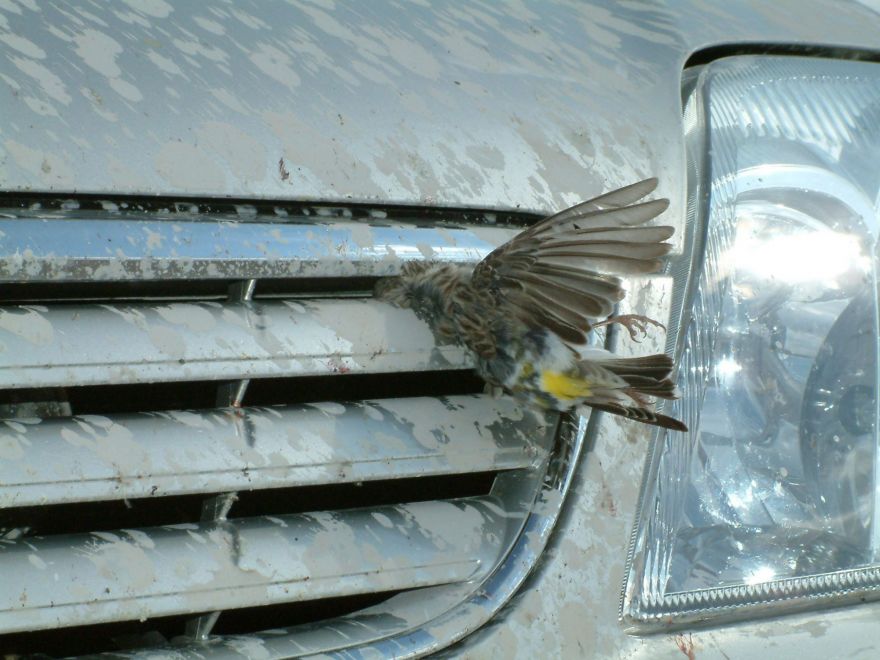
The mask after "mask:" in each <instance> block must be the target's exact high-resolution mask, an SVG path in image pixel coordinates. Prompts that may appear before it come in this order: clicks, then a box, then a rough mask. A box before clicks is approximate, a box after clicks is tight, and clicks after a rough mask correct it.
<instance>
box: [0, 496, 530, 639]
mask: <svg viewBox="0 0 880 660" xmlns="http://www.w3.org/2000/svg"><path fill="white" fill-rule="evenodd" d="M516 515H518V516H524V515H525V512H523V513H521V514H516ZM510 517H511V514H509V513H507V514H505V513H504V510H503V508H502V507H501V506H500V502H499V501H497V498H493V497H489V496H487V497H480V498H468V499H463V500H454V501H435V502H420V503H414V504H405V505H398V506H393V507H380V508H376V509H372V510H366V509H362V510H351V511H341V512H320V513H312V514H294V515H286V516H278V517H271V516H267V517H261V518H245V519H241V520H234V521H228V522H226V521H224V522H219V523H204V524H199V525H195V524H188V525H177V526H169V527H158V528H148V529H141V530H122V531H119V532H115V533H110V532H95V533H93V534H80V535H72V536H55V537H42V538H41V537H31V538H27V539H20V540H18V541H4V542H3V543H0V575H2V576H3V589H2V591H0V633H6V632H16V631H22V630H39V629H45V628H51V627H56V626H71V625H83V624H91V623H101V622H107V621H118V620H124V619H140V618H146V617H153V616H165V615H169V614H181V613H186V612H202V611H210V610H216V609H221V608H222V609H228V608H239V607H249V606H255V605H269V604H273V603H281V602H292V601H297V600H313V599H317V598H325V597H332V596H341V595H351V594H359V593H366V592H376V591H388V590H396V589H409V588H416V587H422V586H428V585H434V584H443V583H448V582H458V581H464V580H468V579H472V578H473V577H474V576H475V575H476V574H478V573H479V571H480V569H481V568H482V569H486V570H488V569H489V568H491V566H492V565H493V564H494V562H495V560H496V558H497V556H498V554H499V553H500V552H501V549H502V548H501V545H502V543H501V539H502V538H503V537H504V530H505V528H506V525H508V524H513V523H512V521H509V520H508V518H510ZM488 530H494V532H493V533H488Z"/></svg>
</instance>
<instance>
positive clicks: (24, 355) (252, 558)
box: [0, 197, 584, 657]
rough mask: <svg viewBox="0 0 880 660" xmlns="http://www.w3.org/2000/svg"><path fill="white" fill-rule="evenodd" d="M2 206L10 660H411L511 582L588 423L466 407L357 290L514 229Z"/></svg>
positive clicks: (0, 496)
mask: <svg viewBox="0 0 880 660" xmlns="http://www.w3.org/2000/svg"><path fill="white" fill-rule="evenodd" d="M7 204H8V206H9V208H7V209H6V211H5V212H4V213H3V216H2V217H0V244H2V246H3V250H2V254H3V255H4V256H3V257H2V261H0V280H2V281H3V282H5V283H6V284H4V285H3V286H4V290H5V294H4V296H3V298H4V300H5V302H4V307H2V309H0V355H2V360H0V413H2V415H0V416H2V417H4V418H6V419H5V422H4V424H3V425H0V429H2V430H0V575H2V581H3V584H4V589H3V590H2V591H0V648H2V649H3V650H4V651H5V652H8V653H47V654H50V655H51V654H59V653H63V654H65V655H69V654H70V653H74V654H77V653H78V654H92V653H100V652H122V653H124V654H125V655H126V657H129V656H131V655H137V654H138V653H140V652H145V653H151V652H155V651H156V650H157V649H165V650H167V651H169V652H170V651H172V650H173V651H174V652H177V653H181V654H184V655H186V654H187V653H189V652H197V653H198V654H199V656H200V657H205V656H208V657H210V656H211V655H212V654H213V653H216V654H217V656H218V657H220V656H221V655H222V656H223V657H236V656H235V655H234V654H233V655H230V654H232V653H233V652H235V653H240V654H241V656H242V657H256V656H255V655H254V654H257V655H259V656H260V657H289V656H294V655H302V654H304V653H317V652H328V651H333V650H340V649H344V648H349V647H352V646H372V647H373V648H374V649H376V650H379V651H381V652H382V653H384V654H386V655H388V654H395V655H412V654H420V653H426V652H429V651H431V650H434V649H436V648H439V647H442V646H445V645H448V644H449V643H451V642H453V641H455V640H457V639H459V638H460V637H462V636H463V635H465V634H466V633H467V632H469V631H470V630H473V629H474V628H475V627H477V626H478V625H481V624H482V623H483V622H485V621H486V620H487V619H488V618H489V617H491V615H492V613H493V612H494V611H496V610H497V609H498V608H499V607H500V606H501V605H502V604H503V602H504V601H505V600H506V599H507V598H508V597H509V596H510V595H511V593H512V592H513V590H514V589H515V588H516V586H517V585H518V584H519V583H520V582H521V581H522V579H523V578H524V576H525V574H526V573H527V572H528V570H529V569H530V568H531V566H532V565H533V564H534V562H535V560H536V559H537V557H538V556H539V554H540V551H541V549H542V548H543V545H544V542H545V541H546V538H547V535H548V534H549V532H550V529H551V528H552V524H553V522H554V521H555V518H556V515H557V514H558V510H559V506H560V503H561V500H562V495H563V494H564V492H565V490H566V488H567V485H568V479H569V477H570V472H571V467H572V465H573V464H574V461H575V460H576V458H577V455H578V452H579V449H580V446H581V444H582V441H583V437H584V428H583V423H582V422H580V423H576V422H573V421H571V420H568V421H566V422H565V423H560V422H559V420H558V419H557V418H556V417H555V416H553V415H539V414H536V413H534V412H530V411H524V410H522V409H521V408H519V407H518V406H517V405H515V404H514V403H513V402H512V401H510V400H509V399H507V398H500V399H494V398H492V397H491V396H489V395H487V394H483V393H482V387H481V383H480V382H479V380H478V379H476V378H475V377H474V376H473V375H472V373H471V372H470V365H469V362H468V358H467V356H466V355H465V353H464V352H463V351H462V350H461V349H459V348H456V347H448V346H443V347H441V346H436V345H435V343H434V340H433V338H432V336H431V333H430V332H429V330H428V329H427V327H426V326H425V325H424V324H422V323H421V322H419V321H418V320H416V319H415V318H414V316H413V315H412V314H411V313H410V312H408V311H405V310H398V309H393V308H391V307H389V306H388V305H385V304H383V303H379V302H377V301H376V300H374V299H373V298H372V297H371V296H370V293H369V292H370V290H371V288H372V284H373V283H374V281H375V279H376V277H379V276H383V275H389V274H394V273H395V272H397V270H398V268H399V265H400V263H401V262H403V261H405V260H407V259H424V258H431V259H438V260H448V261H455V262H460V263H475V262H476V261H477V260H479V259H480V258H481V257H482V256H483V255H484V254H485V253H486V252H487V251H488V250H489V249H491V247H493V246H494V245H497V244H499V243H500V242H502V241H503V240H505V239H506V238H507V237H509V236H510V235H512V233H513V232H514V231H515V229H513V228H510V227H507V226H506V224H507V223H508V222H511V221H512V222H520V223H521V222H524V221H529V220H531V219H532V218H531V217H529V216H526V215H525V214H523V215H510V216H509V217H504V218H500V220H501V222H500V223H499V222H498V221H499V218H496V217H494V216H492V215H490V214H485V213H477V212H465V211H443V212H439V211H436V210H434V211H425V210H421V209H413V208H390V209H382V210H378V211H377V210H375V209H369V208H366V207H361V206H350V207H347V208H330V207H306V206H296V207H293V206H290V205H288V206H280V205H270V204H258V205H244V204H242V205H235V204H232V203H217V202H211V203H207V202H186V203H173V202H170V201H167V200H150V201H149V202H147V201H144V200H141V201H140V202H137V201H136V200H128V199H116V200H98V199H95V198H87V197H82V198H80V199H78V200H76V201H71V200H54V199H38V198H36V197H32V198H27V199H24V198H16V199H8V200H7ZM493 223H494V224H493ZM256 649H258V651H257V650H256ZM181 657H183V656H181Z"/></svg>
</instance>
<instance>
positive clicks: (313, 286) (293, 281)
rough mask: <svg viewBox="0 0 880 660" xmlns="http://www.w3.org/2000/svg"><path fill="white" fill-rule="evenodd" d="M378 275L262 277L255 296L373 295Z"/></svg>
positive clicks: (324, 296) (323, 296)
mask: <svg viewBox="0 0 880 660" xmlns="http://www.w3.org/2000/svg"><path fill="white" fill-rule="evenodd" d="M378 279H379V278H378V277H366V276H364V277H309V278H305V277H299V278H260V279H258V280H257V286H256V288H255V289H254V298H257V299H259V298H309V297H315V298H327V297H333V296H334V295H342V296H346V297H349V296H351V295H354V294H358V295H361V296H371V295H372V294H373V287H374V286H375V285H376V281H377V280H378Z"/></svg>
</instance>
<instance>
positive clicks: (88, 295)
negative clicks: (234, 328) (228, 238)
mask: <svg viewBox="0 0 880 660" xmlns="http://www.w3.org/2000/svg"><path fill="white" fill-rule="evenodd" d="M378 279H379V278H378V277H299V278H266V279H260V280H258V281H257V286H256V290H255V293H254V297H255V298H284V297H296V298H308V297H319V298H327V297H332V296H334V295H341V296H345V297H350V296H352V295H357V296H370V295H372V292H373V286H374V285H375V284H376V280H378ZM239 281H241V280H232V279H217V280H174V279H166V280H158V281H151V280H132V281H116V282H10V283H4V284H3V285H2V287H3V295H2V299H0V301H2V304H4V305H9V304H17V305H22V304H28V303H53V304H58V303H81V302H84V303H88V302H98V303H109V302H139V301H146V302H174V301H195V302H198V301H224V300H227V299H228V298H229V293H230V287H231V286H232V285H233V284H235V283H236V282H239Z"/></svg>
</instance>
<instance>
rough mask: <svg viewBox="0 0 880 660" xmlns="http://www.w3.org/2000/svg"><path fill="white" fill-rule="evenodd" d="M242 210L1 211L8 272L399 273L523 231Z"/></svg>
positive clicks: (475, 251)
mask: <svg viewBox="0 0 880 660" xmlns="http://www.w3.org/2000/svg"><path fill="white" fill-rule="evenodd" d="M234 220H240V218H235V217H232V218H229V219H226V220H222V219H212V220H199V221H191V220H177V219H174V220H163V221H156V220H147V219H138V220H127V219H119V218H112V217H111V218H109V219H94V220H93V219H71V218H57V219H47V218H15V219H3V218H0V252H2V253H3V254H4V255H5V256H4V257H3V258H2V259H0V281H17V282H22V281H28V282H38V281H62V280H78V281H95V280H116V281H120V280H165V281H167V280H181V279H250V278H289V277H334V276H357V275H361V276H369V275H393V274H395V273H396V272H397V271H398V269H399V266H400V263H401V261H403V260H408V259H420V260H421V259H426V258H428V259H438V260H442V261H452V262H459V263H476V262H477V261H479V260H480V259H481V258H483V257H484V256H485V255H486V254H488V253H489V252H490V251H491V250H492V249H493V248H494V247H495V246H496V245H499V244H501V243H503V242H504V241H506V240H507V239H509V238H510V237H512V236H513V235H514V234H515V233H516V230H515V229H510V228H502V227H474V228H456V227H448V228H443V227H438V226H431V227H427V226H415V225H394V226H377V225H369V224H366V223H355V222H335V221H330V220H328V221H326V222H325V223H323V224H320V223H317V222H315V220H314V219H310V220H309V221H308V223H307V224H306V223H302V220H301V221H300V222H301V223H296V224H295V223H293V222H290V223H286V222H276V223H266V222H234Z"/></svg>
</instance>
